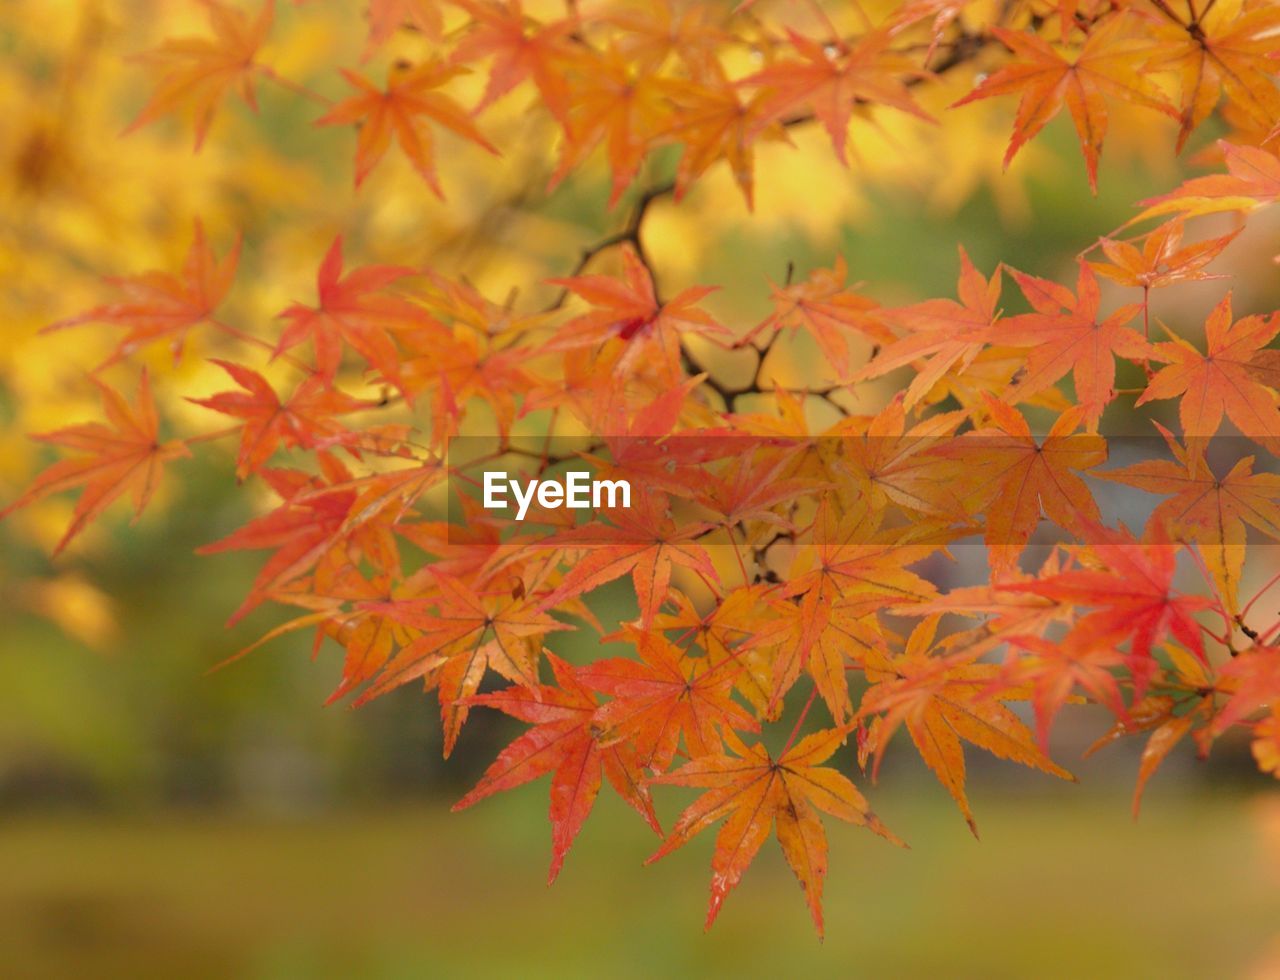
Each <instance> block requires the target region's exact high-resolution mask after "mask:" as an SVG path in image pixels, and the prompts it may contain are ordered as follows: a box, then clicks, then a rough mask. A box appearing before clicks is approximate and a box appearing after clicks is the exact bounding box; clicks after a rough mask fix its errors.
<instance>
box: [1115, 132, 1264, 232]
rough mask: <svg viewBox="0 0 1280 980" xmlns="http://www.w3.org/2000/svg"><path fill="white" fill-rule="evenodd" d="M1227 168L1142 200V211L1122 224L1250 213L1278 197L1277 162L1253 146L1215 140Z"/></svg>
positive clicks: (1259, 148)
mask: <svg viewBox="0 0 1280 980" xmlns="http://www.w3.org/2000/svg"><path fill="white" fill-rule="evenodd" d="M1218 148H1219V149H1220V150H1221V152H1222V156H1223V160H1224V161H1225V163H1226V165H1227V172H1226V173H1225V174H1211V175H1209V176H1208V177H1192V178H1191V179H1190V180H1188V181H1185V182H1183V184H1182V185H1181V186H1180V187H1178V188H1177V190H1173V191H1170V192H1169V193H1168V194H1161V195H1160V196H1158V197H1151V198H1148V199H1147V200H1145V201H1143V202H1142V204H1143V205H1145V210H1144V211H1143V212H1142V213H1141V214H1139V215H1138V216H1137V217H1134V218H1131V219H1130V220H1129V221H1128V222H1127V223H1126V224H1129V225H1132V224H1136V223H1137V222H1140V221H1146V220H1147V219H1148V218H1155V217H1159V216H1160V215H1164V214H1174V213H1180V214H1183V215H1185V216H1186V217H1189V218H1190V217H1196V216H1198V215H1205V214H1215V213H1217V212H1220V211H1252V210H1253V209H1254V208H1257V207H1260V206H1262V205H1265V204H1270V203H1272V202H1273V201H1275V200H1276V199H1277V198H1280V159H1277V158H1276V156H1275V155H1274V154H1273V153H1269V152H1268V151H1266V150H1264V149H1262V148H1261V147H1257V146H1236V145H1234V144H1231V143H1228V142H1226V141H1225V140H1219V141H1218Z"/></svg>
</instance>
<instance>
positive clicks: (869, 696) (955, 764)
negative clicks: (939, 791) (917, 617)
mask: <svg viewBox="0 0 1280 980" xmlns="http://www.w3.org/2000/svg"><path fill="white" fill-rule="evenodd" d="M937 625H938V617H937V616H931V617H929V618H928V619H926V620H924V621H923V622H922V623H920V624H919V625H918V626H916V628H915V629H914V630H912V631H911V636H910V637H909V638H908V640H907V646H906V649H905V650H904V651H903V653H902V654H900V655H899V656H896V657H892V658H890V659H887V660H885V661H883V662H882V663H879V664H876V665H874V666H871V665H868V668H867V679H868V680H869V681H871V682H872V684H873V686H872V687H871V688H869V689H868V690H867V692H866V694H864V695H863V698H862V705H861V706H860V708H859V709H858V715H859V717H860V718H865V717H867V716H868V715H879V716H880V720H879V722H878V723H877V724H874V725H873V727H872V729H871V731H870V734H869V737H868V739H867V741H865V742H864V743H863V745H862V746H861V747H860V754H861V755H862V756H863V757H864V758H865V757H867V756H874V758H875V765H874V769H873V772H874V771H875V770H878V769H879V766H880V761H881V759H882V758H883V756H884V751H885V748H886V747H887V746H888V744H889V739H890V737H891V736H892V735H893V733H894V731H895V730H896V729H897V728H898V727H899V726H900V725H903V724H905V725H906V726H907V733H908V734H909V735H910V736H911V741H912V742H913V743H914V744H915V746H916V749H917V751H919V753H920V757H921V758H922V759H923V760H924V761H925V764H926V765H928V767H929V768H930V769H932V770H933V773H934V775H935V776H937V777H938V781H939V782H940V783H942V785H943V786H944V787H945V788H946V790H947V792H948V793H950V794H951V797H952V799H954V800H955V801H956V805H957V806H958V807H959V808H960V812H961V813H962V814H963V815H964V819H965V822H966V823H968V825H969V829H970V831H972V832H973V835H974V836H975V837H977V836H978V825H977V823H976V822H975V821H974V818H973V811H972V810H970V808H969V800H968V796H967V795H966V793H965V789H964V784H965V761H964V748H963V745H962V744H961V740H964V741H966V742H971V743H973V744H974V745H977V746H978V747H979V748H983V749H986V750H987V751H988V752H990V753H991V754H992V755H994V756H996V757H997V758H1000V759H1008V760H1010V761H1012V762H1018V763H1021V764H1022V765H1024V766H1030V767H1031V768H1033V769H1039V770H1041V771H1043V772H1047V773H1050V774H1052V775H1054V776H1057V777H1059V778H1060V779H1069V780H1074V777H1073V776H1072V775H1071V773H1069V772H1067V771H1066V770H1065V769H1063V768H1062V767H1061V766H1058V765H1056V764H1055V763H1054V762H1052V761H1051V760H1050V759H1049V757H1048V756H1046V755H1045V754H1044V752H1043V751H1041V750H1040V748H1038V747H1037V745H1036V741H1035V736H1034V735H1033V734H1032V733H1031V730H1030V729H1029V728H1027V726H1026V725H1024V724H1023V723H1022V721H1021V720H1020V719H1019V718H1018V716H1017V715H1016V714H1014V712H1013V711H1012V710H1010V709H1009V708H1008V707H1006V706H1005V704H1004V703H1003V702H1004V701H1006V700H1013V699H1025V697H1026V696H1027V692H1026V691H1024V690H1021V689H1019V688H1017V687H1014V686H1010V685H1008V684H1002V683H1001V676H1000V672H1001V668H1000V667H999V666H997V665H996V664H981V663H974V662H973V661H974V660H975V659H977V657H978V656H980V655H981V654H982V653H983V652H985V650H987V649H989V647H990V646H991V645H992V642H993V641H991V640H990V639H988V640H986V641H984V642H979V643H977V644H974V645H970V646H968V647H966V646H964V645H963V643H962V642H960V641H963V639H964V638H965V634H956V636H954V637H948V638H947V640H944V641H942V644H941V652H938V651H936V650H934V649H933V647H934V637H935V635H936V630H937ZM953 645H955V646H959V651H958V652H955V653H951V652H949V651H948V648H949V647H950V646H953Z"/></svg>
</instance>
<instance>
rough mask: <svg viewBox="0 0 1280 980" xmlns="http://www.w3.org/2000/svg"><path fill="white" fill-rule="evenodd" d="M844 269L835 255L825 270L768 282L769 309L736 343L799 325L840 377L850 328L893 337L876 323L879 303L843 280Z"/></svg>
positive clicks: (880, 339) (877, 336)
mask: <svg viewBox="0 0 1280 980" xmlns="http://www.w3.org/2000/svg"><path fill="white" fill-rule="evenodd" d="M848 274H849V270H848V266H847V265H846V264H845V260H844V256H842V255H838V256H836V261H835V264H834V265H833V266H832V267H831V268H830V269H815V270H814V271H813V272H811V273H810V274H809V278H808V279H806V280H804V281H803V282H799V283H795V284H789V285H785V286H771V287H770V289H771V292H772V294H773V295H772V297H771V298H772V301H773V313H771V314H770V315H769V316H768V317H766V318H765V319H764V320H762V321H761V322H760V323H759V324H758V325H757V326H755V327H754V328H752V329H751V330H750V331H749V332H748V333H747V335H746V336H745V337H743V338H742V339H741V340H739V341H738V344H739V345H742V344H745V343H748V342H750V341H751V339H752V338H753V337H755V336H756V335H757V334H759V333H760V332H762V331H766V330H773V331H776V330H804V331H805V332H807V333H809V334H810V335H812V337H813V339H814V340H815V341H817V344H818V347H819V349H820V350H821V351H822V353H823V355H824V357H825V359H826V361H827V364H828V365H830V367H831V368H832V370H834V371H835V372H836V376H837V377H838V378H843V377H844V376H845V374H846V372H847V371H848V369H849V342H848V339H847V335H848V333H849V332H850V331H857V332H859V333H861V334H862V335H863V336H865V337H867V338H869V339H870V340H872V341H875V342H892V341H893V340H894V339H895V338H894V336H893V334H892V333H891V332H890V331H889V329H888V328H887V327H886V326H885V325H884V324H883V323H882V322H881V319H880V315H879V309H878V308H879V304H878V303H877V302H876V301H875V300H873V299H869V298H867V297H865V296H860V295H859V294H858V293H857V292H856V291H855V289H854V288H852V287H847V286H846V285H845V279H846V278H847V277H848ZM872 311H875V312H872Z"/></svg>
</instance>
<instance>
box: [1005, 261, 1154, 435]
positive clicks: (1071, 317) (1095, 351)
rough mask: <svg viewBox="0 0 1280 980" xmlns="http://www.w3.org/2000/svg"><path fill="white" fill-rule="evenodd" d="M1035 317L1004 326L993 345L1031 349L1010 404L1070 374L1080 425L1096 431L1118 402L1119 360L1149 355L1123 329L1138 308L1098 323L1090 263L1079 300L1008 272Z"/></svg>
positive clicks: (1023, 317)
mask: <svg viewBox="0 0 1280 980" xmlns="http://www.w3.org/2000/svg"><path fill="white" fill-rule="evenodd" d="M1009 274H1010V275H1012V276H1013V278H1014V279H1015V280H1016V281H1017V283H1018V287H1019V288H1020V289H1021V290H1022V294H1023V295H1024V296H1025V297H1026V298H1027V302H1029V303H1030V304H1031V306H1032V307H1033V308H1034V309H1035V312H1034V313H1026V314H1022V315H1020V316H1012V317H1008V318H1007V319H1005V320H1002V321H1001V323H1000V327H999V329H997V330H996V331H994V333H993V337H992V339H993V340H994V341H995V342H996V343H1002V344H1012V345H1015V346H1027V347H1030V348H1031V350H1030V351H1029V352H1028V354H1027V363H1026V367H1025V368H1024V369H1023V371H1022V373H1021V375H1020V376H1019V378H1018V380H1017V381H1016V382H1015V383H1014V385H1013V387H1012V388H1010V389H1009V391H1008V393H1007V396H1006V397H1007V398H1008V400H1009V401H1011V402H1016V401H1020V400H1022V399H1024V398H1028V397H1030V396H1031V395H1035V394H1038V393H1040V392H1042V391H1044V390H1045V389H1046V388H1048V387H1049V386H1050V385H1052V384H1054V382H1056V381H1058V379H1060V378H1062V377H1063V376H1064V375H1065V374H1066V373H1067V372H1068V371H1070V372H1071V376H1072V379H1073V380H1074V381H1075V389H1076V391H1075V396H1076V397H1075V400H1076V404H1077V405H1079V406H1080V408H1081V409H1082V419H1083V421H1084V422H1085V423H1086V424H1087V425H1088V426H1089V427H1090V429H1091V430H1096V427H1097V424H1098V421H1099V419H1101V418H1102V412H1103V409H1105V408H1106V407H1107V404H1108V403H1109V402H1110V401H1111V400H1112V399H1113V398H1114V397H1115V380H1116V362H1115V355H1116V354H1119V355H1120V356H1121V357H1128V358H1131V359H1134V360H1139V359H1141V358H1142V357H1143V355H1144V354H1146V353H1147V352H1148V348H1147V345H1146V344H1144V343H1143V341H1142V338H1141V337H1139V336H1138V335H1137V333H1135V332H1134V331H1132V330H1128V329H1126V328H1125V324H1127V323H1128V322H1129V321H1131V320H1132V319H1133V318H1134V317H1135V316H1137V315H1138V313H1139V311H1140V310H1141V307H1140V306H1138V305H1136V304H1129V305H1126V306H1122V307H1121V308H1120V309H1118V310H1116V311H1115V312H1114V313H1112V314H1111V315H1110V316H1108V317H1106V318H1105V319H1101V320H1100V319H1099V316H1098V307H1099V305H1100V303H1101V301H1102V292H1101V290H1100V289H1099V287H1098V280H1097V277H1095V276H1094V274H1093V270H1092V269H1091V268H1090V266H1089V265H1088V263H1086V262H1081V263H1080V273H1079V277H1078V279H1077V282H1076V295H1074V296H1073V295H1072V294H1071V291H1070V290H1069V289H1067V288H1066V287H1064V286H1059V285H1058V284H1057V283H1055V282H1050V281H1049V280H1047V279H1040V278H1037V277H1036V276H1029V275H1026V274H1025V273H1022V272H1018V271H1017V270H1016V269H1010V270H1009Z"/></svg>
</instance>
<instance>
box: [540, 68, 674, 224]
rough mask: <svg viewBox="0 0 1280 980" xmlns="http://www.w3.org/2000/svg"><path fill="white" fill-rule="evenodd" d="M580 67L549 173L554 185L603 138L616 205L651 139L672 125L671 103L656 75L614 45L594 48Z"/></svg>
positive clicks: (635, 171)
mask: <svg viewBox="0 0 1280 980" xmlns="http://www.w3.org/2000/svg"><path fill="white" fill-rule="evenodd" d="M578 67H579V69H580V71H581V72H582V77H581V79H580V80H579V81H578V82H577V83H576V84H575V85H574V86H573V90H572V94H573V101H572V104H571V106H570V108H569V112H568V115H567V116H566V117H565V119H564V124H565V139H564V143H563V146H562V148H561V155H560V162H559V163H558V164H557V165H556V169H555V172H554V173H553V174H552V175H551V187H556V186H557V185H558V184H559V183H560V182H561V181H562V180H564V178H565V177H567V176H568V175H569V172H570V171H571V170H573V168H574V167H576V166H578V165H579V164H581V163H582V161H583V160H585V159H586V158H587V156H588V155H589V154H590V153H591V151H592V150H594V149H595V148H596V146H597V145H598V144H599V143H600V142H601V141H603V142H604V144H605V159H606V161H607V162H608V165H609V170H610V172H611V173H612V174H613V181H612V185H611V186H612V189H611V190H610V192H609V207H613V206H614V205H615V204H617V203H618V199H619V198H620V197H621V196H622V192H623V191H625V190H626V189H627V187H628V186H629V185H630V183H631V182H632V180H634V179H635V176H636V174H637V173H638V172H639V170H640V164H641V163H642V162H643V161H644V158H645V156H646V155H647V154H648V152H649V144H650V141H651V140H652V139H653V138H654V137H655V136H657V134H659V133H661V132H663V131H664V130H666V129H669V128H670V124H669V122H668V119H669V118H670V115H671V109H670V106H669V104H668V102H667V100H666V99H665V98H663V95H662V89H661V87H660V86H659V85H658V84H657V79H656V77H655V76H654V75H653V74H652V73H649V72H645V71H643V70H641V68H640V67H639V66H638V65H636V64H634V63H633V62H632V61H630V60H629V59H628V58H627V57H625V56H624V55H623V54H622V52H621V51H619V50H618V48H617V47H616V46H613V45H610V46H609V47H607V48H606V49H605V50H604V51H599V52H597V51H592V52H591V54H590V55H588V56H585V57H584V58H583V59H582V63H581V64H580V65H579V66H578Z"/></svg>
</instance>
